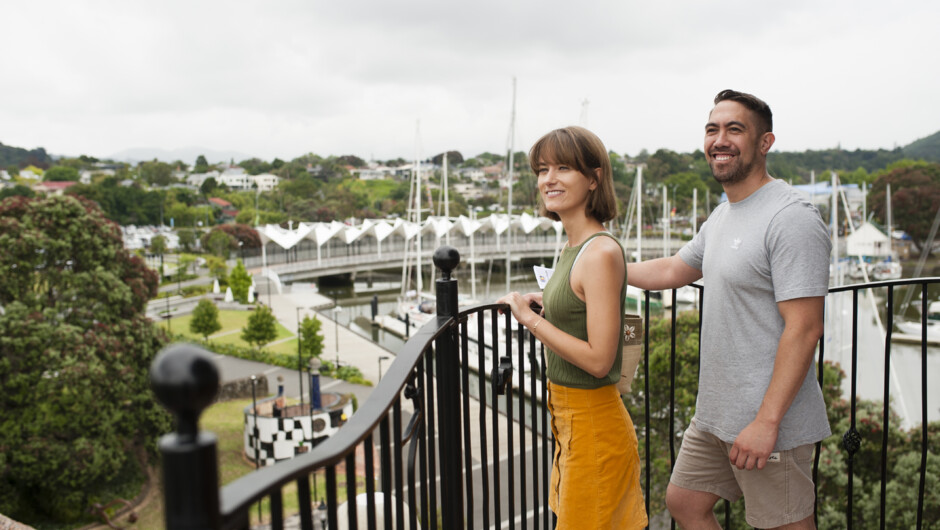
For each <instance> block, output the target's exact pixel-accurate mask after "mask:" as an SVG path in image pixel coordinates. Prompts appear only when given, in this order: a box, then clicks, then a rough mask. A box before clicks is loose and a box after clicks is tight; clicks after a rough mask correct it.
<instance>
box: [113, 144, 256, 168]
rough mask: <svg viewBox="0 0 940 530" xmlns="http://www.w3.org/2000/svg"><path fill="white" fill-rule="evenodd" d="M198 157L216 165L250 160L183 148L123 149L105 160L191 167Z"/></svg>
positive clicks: (227, 153)
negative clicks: (156, 161) (180, 162)
mask: <svg viewBox="0 0 940 530" xmlns="http://www.w3.org/2000/svg"><path fill="white" fill-rule="evenodd" d="M199 155H203V156H205V157H206V161H207V162H209V163H210V164H218V163H221V162H225V163H228V162H230V161H232V160H235V162H236V163H238V162H241V161H242V160H247V159H249V158H251V155H246V154H245V153H240V152H238V151H215V150H213V149H206V148H204V147H183V148H180V149H172V150H167V149H154V148H149V147H137V148H134V149H125V150H123V151H121V152H119V153H115V154H113V155H111V156H109V157H107V158H108V159H110V160H114V161H115V162H130V163H134V164H136V163H137V162H147V161H150V160H153V159H155V158H156V159H157V160H159V161H161V162H166V163H168V164H170V163H173V162H176V161H177V160H181V161H183V162H184V163H186V164H189V165H190V166H192V165H193V164H195V163H196V158H197V157H198V156H199Z"/></svg>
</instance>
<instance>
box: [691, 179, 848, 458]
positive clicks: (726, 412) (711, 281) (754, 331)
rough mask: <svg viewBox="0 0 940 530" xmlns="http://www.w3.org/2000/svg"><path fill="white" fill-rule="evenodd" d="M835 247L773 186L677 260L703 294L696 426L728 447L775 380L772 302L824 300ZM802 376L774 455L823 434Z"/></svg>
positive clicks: (816, 396)
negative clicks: (692, 272)
mask: <svg viewBox="0 0 940 530" xmlns="http://www.w3.org/2000/svg"><path fill="white" fill-rule="evenodd" d="M831 246H832V243H831V242H830V240H829V233H828V230H827V228H826V225H825V223H823V221H822V219H821V218H820V216H819V212H818V211H817V210H816V208H815V207H814V206H813V205H812V204H810V203H809V202H808V201H806V200H805V199H803V198H802V197H801V196H800V195H799V194H798V193H797V192H796V191H794V190H793V188H791V187H790V186H789V185H788V184H787V183H785V182H783V181H781V180H774V181H772V182H770V183H768V184H765V185H764V186H762V187H760V188H758V189H757V191H755V192H754V193H752V194H751V195H750V196H749V197H747V198H746V199H744V200H742V201H739V202H736V203H728V202H725V203H722V204H720V205H718V207H717V208H715V210H714V212H712V214H711V215H710V216H709V218H708V220H707V221H706V222H705V223H704V224H703V225H702V229H701V231H700V232H699V233H698V234H697V235H696V236H695V238H694V239H692V241H690V242H689V243H687V244H686V245H685V246H683V247H682V249H681V250H679V257H680V258H681V259H682V260H683V261H684V262H685V263H687V264H688V265H690V266H692V267H695V268H696V269H699V270H701V271H702V279H703V283H704V286H705V291H704V299H703V304H704V311H703V317H702V337H701V348H702V354H701V367H700V372H699V389H698V401H697V403H696V410H695V420H696V425H698V427H699V428H700V429H702V430H705V431H708V432H710V433H712V434H714V435H715V436H717V437H719V438H720V439H722V440H724V441H726V442H733V441H734V439H735V438H736V437H737V435H738V433H740V432H741V430H743V429H744V428H745V427H746V426H747V425H748V424H749V423H750V422H751V421H753V420H754V418H755V417H756V416H757V411H758V409H759V408H760V405H761V402H762V401H763V399H764V394H765V393H766V391H767V387H768V386H769V384H770V379H771V376H772V375H773V368H774V359H775V358H776V356H777V346H778V342H779V340H780V335H781V334H782V333H783V327H784V322H783V318H782V317H781V316H780V312H779V311H778V310H777V302H782V301H785V300H791V299H794V298H804V297H810V296H825V295H826V294H827V292H828V289H829V253H830V249H831ZM815 372H816V371H815V370H813V369H810V370H808V372H807V374H806V378H805V379H804V380H803V386H802V387H801V388H800V391H799V393H798V394H797V396H796V398H795V399H794V400H793V403H792V404H791V405H790V408H789V410H787V413H786V415H785V416H784V418H783V421H782V422H781V424H780V430H779V434H778V437H777V445H776V448H775V449H776V450H778V451H782V450H786V449H791V448H793V447H797V446H799V445H804V444H808V443H814V442H817V441H819V440H821V439H823V438H825V437H827V436H829V434H830V432H831V431H830V430H829V421H828V419H827V417H826V405H825V402H824V401H823V396H822V391H821V390H820V388H819V384H818V383H817V382H816V373H815Z"/></svg>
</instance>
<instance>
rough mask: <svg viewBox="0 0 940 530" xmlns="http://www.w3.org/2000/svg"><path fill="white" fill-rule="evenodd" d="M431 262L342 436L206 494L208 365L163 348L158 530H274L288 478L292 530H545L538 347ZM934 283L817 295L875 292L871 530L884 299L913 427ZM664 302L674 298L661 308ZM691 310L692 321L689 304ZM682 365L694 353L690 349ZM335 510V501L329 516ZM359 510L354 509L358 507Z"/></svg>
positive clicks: (649, 483) (671, 407)
mask: <svg viewBox="0 0 940 530" xmlns="http://www.w3.org/2000/svg"><path fill="white" fill-rule="evenodd" d="M434 261H435V264H436V265H437V266H438V267H439V268H440V269H441V270H442V273H443V274H442V278H441V279H440V280H438V281H437V285H436V291H437V292H436V295H437V304H438V306H437V309H438V311H437V317H436V318H435V319H434V320H432V321H431V322H429V323H427V324H425V325H424V327H422V328H421V329H420V330H419V331H418V332H417V333H416V334H414V335H413V336H412V337H411V338H410V339H409V340H408V342H407V343H406V344H405V345H404V346H403V347H402V349H401V351H400V352H399V353H398V355H397V356H396V359H395V361H394V362H393V363H392V364H391V365H390V366H389V368H388V370H387V372H386V373H385V374H384V375H383V377H382V379H381V381H380V382H379V384H378V385H377V387H376V388H375V390H374V391H373V392H372V394H371V395H370V397H369V399H368V400H366V401H365V402H364V403H363V404H362V405H361V407H360V408H359V410H358V411H357V412H356V413H355V414H354V415H353V416H352V417H351V418H350V420H349V421H348V422H347V423H346V425H344V426H343V427H342V429H340V431H339V432H338V433H336V434H335V435H333V436H331V437H330V438H329V439H327V440H326V441H324V442H323V443H321V444H320V445H318V446H317V447H315V448H314V449H313V450H312V451H310V452H308V453H303V454H300V455H298V456H296V457H295V458H293V459H291V460H288V461H284V462H281V463H278V464H277V465H274V466H271V467H268V468H262V469H260V470H257V471H254V472H252V473H251V474H249V475H247V476H244V477H242V478H240V479H238V480H236V481H234V482H232V483H230V484H227V485H226V486H224V487H222V488H219V486H218V482H217V478H216V477H217V472H216V455H215V439H214V436H212V435H211V434H210V433H205V432H199V431H198V429H197V425H196V423H197V420H198V416H199V414H200V413H201V411H202V410H203V409H204V408H205V407H207V406H208V405H209V404H210V402H211V397H212V396H213V395H214V393H215V388H216V387H217V385H218V374H217V372H215V369H214V367H213V365H212V362H211V360H210V359H209V355H210V354H209V353H208V352H204V351H201V350H199V349H198V348H197V347H195V346H189V345H174V346H171V347H169V348H167V349H166V350H165V351H164V352H161V354H160V355H159V356H158V358H157V359H156V360H155V361H154V365H153V367H152V380H153V385H154V388H155V391H156V393H157V395H158V398H159V399H160V400H161V402H163V403H164V404H165V405H166V406H167V408H169V409H170V410H171V411H172V412H173V413H174V414H176V416H177V419H178V422H177V423H178V426H177V431H176V432H175V433H171V434H168V435H166V436H165V437H164V438H163V439H162V440H161V451H162V454H163V466H164V482H163V484H164V495H165V499H166V502H165V510H166V525H167V527H168V528H248V527H249V512H250V510H251V509H252V507H253V506H254V505H255V504H256V503H258V502H259V501H261V500H262V499H263V498H267V499H268V500H269V510H268V514H267V516H266V518H265V519H267V520H268V521H267V524H269V525H270V527H271V528H274V529H280V528H283V527H284V525H285V519H284V515H285V514H284V513H283V512H284V510H283V499H282V493H281V491H282V487H284V486H286V485H289V484H292V483H293V484H296V487H297V495H298V504H299V527H300V528H303V529H313V528H327V527H328V528H331V529H339V528H370V529H373V528H389V529H390V528H397V529H404V528H409V529H415V528H419V527H420V528H425V529H427V528H432V529H437V528H443V529H452V528H484V529H490V528H509V529H515V528H521V529H528V528H533V529H535V528H545V529H548V528H553V527H554V517H553V515H552V514H551V512H550V510H549V507H548V500H549V475H550V468H551V458H552V455H553V453H554V440H553V438H552V435H551V429H550V428H549V425H550V423H549V415H548V410H547V407H546V406H545V404H544V400H543V397H544V396H546V395H547V381H546V378H545V374H544V371H543V370H542V367H543V366H544V365H545V363H544V353H543V349H542V346H541V344H540V343H538V342H536V341H535V338H534V337H533V336H532V335H531V334H529V333H528V332H526V331H525V330H524V328H522V327H521V326H518V327H517V328H516V329H513V326H512V322H513V321H512V319H511V318H510V315H509V314H508V312H506V313H503V314H501V313H500V309H503V307H502V306H498V305H494V304H485V305H479V306H475V307H472V308H469V309H465V310H458V308H457V282H456V280H454V279H452V278H451V272H452V271H453V270H454V268H455V267H456V266H457V264H458V262H459V255H458V254H457V251H456V250H454V249H453V248H450V247H442V248H440V249H438V250H437V251H436V252H435V256H434ZM937 284H940V278H922V279H915V280H898V281H890V282H876V283H871V284H863V285H853V286H845V287H838V288H834V289H832V290H831V292H832V293H839V292H843V291H851V292H852V293H854V294H853V297H854V307H855V319H856V325H857V318H858V317H857V310H858V299H857V298H858V293H859V292H861V291H864V290H866V289H886V291H887V294H886V297H887V311H886V313H887V315H888V323H887V328H888V330H889V336H888V340H886V342H885V363H886V368H885V370H886V375H885V390H884V403H885V406H884V425H885V432H886V434H885V438H884V440H883V446H884V447H883V448H882V457H881V458H882V461H881V470H882V475H881V477H882V478H881V480H882V484H881V528H885V524H886V523H885V518H886V516H885V505H886V492H885V491H886V490H885V484H886V483H887V458H888V452H887V446H888V439H887V425H888V421H889V408H888V403H889V392H888V384H887V381H888V375H887V370H888V368H887V366H888V360H889V358H890V355H891V341H890V338H891V337H890V329H891V315H892V311H893V307H892V300H893V296H894V292H895V290H896V289H897V288H899V287H904V286H911V285H914V286H918V287H920V288H921V290H922V292H923V300H924V301H925V302H924V311H923V313H922V315H923V317H922V318H923V324H924V326H923V328H924V330H925V331H924V337H923V339H924V340H923V342H922V345H923V346H922V352H923V359H924V360H923V373H922V396H923V404H922V411H923V419H922V421H923V425H924V426H926V425H927V412H926V410H927V375H926V356H927V340H926V315H927V311H926V309H927V307H926V300H928V287H929V286H934V285H937ZM696 287H698V288H699V289H700V290H701V287H700V286H696ZM675 294H676V293H675V291H674V292H673V299H675ZM698 299H699V300H701V296H699V297H698ZM649 301H650V300H649V293H646V303H645V304H644V305H645V308H646V310H645V315H644V316H645V319H644V322H645V327H646V329H645V332H644V337H645V343H644V350H645V356H646V357H645V358H646V361H645V362H644V363H643V365H644V366H643V368H642V370H643V380H644V388H643V389H642V390H637V392H642V394H641V396H642V397H643V399H642V401H643V402H644V404H643V407H644V409H645V416H644V417H645V425H644V424H638V425H637V430H638V436H639V437H640V438H645V441H644V442H641V443H642V444H643V447H644V448H645V451H644V456H645V461H644V462H643V465H644V467H645V469H644V473H643V475H642V476H643V477H644V478H643V486H644V488H645V494H646V501H647V509H648V511H649V508H650V497H651V489H652V487H653V485H656V484H658V485H661V486H663V487H664V485H665V484H666V482H667V481H668V473H657V472H656V471H655V470H654V469H653V468H654V466H653V462H652V458H653V455H652V454H651V452H653V451H655V450H656V449H654V448H653V447H651V445H650V438H651V436H643V433H649V432H650V417H651V405H650V399H645V397H646V396H650V395H651V394H650V390H651V389H650V343H649V331H650V314H649V307H650V303H649ZM698 310H699V312H701V305H700V304H699V306H698ZM671 316H672V323H671V332H670V335H671V340H670V352H669V357H670V360H669V366H670V368H669V370H670V377H669V380H670V391H669V404H668V423H669V427H668V430H669V434H668V438H669V462H670V468H671V462H673V461H674V460H675V454H676V450H677V447H676V446H675V442H676V441H677V440H679V436H681V432H682V429H684V426H685V425H684V423H683V421H681V420H680V419H677V418H676V417H675V415H674V413H675V411H676V391H677V389H676V385H675V381H676V377H675V374H676V371H677V369H678V367H677V364H676V363H677V344H676V335H677V332H676V330H677V327H676V326H677V322H678V318H677V309H676V306H675V304H673V307H672V309H671ZM824 343H825V340H823V341H821V343H820V349H819V369H818V373H819V377H820V384H822V383H823V380H822V375H823V372H824V370H823V367H824V364H823V363H824V359H825V351H824V348H823V344H824ZM852 348H853V356H854V352H855V351H856V348H857V345H856V344H855V339H854V334H853V344H852ZM695 354H696V358H697V351H696V352H695ZM855 365H856V363H855V362H853V374H852V378H851V382H852V390H851V401H852V403H851V409H852V415H853V416H852V428H851V429H850V431H849V432H848V433H846V437H845V438H846V440H847V443H846V449H845V450H846V454H847V471H846V472H847V475H848V486H847V490H846V501H847V502H846V518H845V520H846V526H847V527H849V528H851V527H852V524H853V520H854V517H853V509H854V508H853V490H852V484H853V480H852V476H853V470H854V466H855V465H856V464H857V463H856V462H854V455H855V451H857V448H855V449H853V447H854V446H853V445H852V444H851V443H850V442H851V440H852V439H854V437H855V436H856V435H857V432H856V435H853V434H852V432H853V431H854V430H855V418H854V413H855V401H856V389H855V381H856V379H857V374H856V373H855ZM656 406H657V407H659V406H660V405H658V404H657V405H656ZM656 413H657V412H655V411H654V412H653V414H654V415H655V414H656ZM922 431H923V435H922V440H921V444H922V452H921V475H920V491H919V493H918V495H919V497H918V498H919V501H918V514H917V528H921V527H922V523H923V515H922V514H923V512H924V499H925V480H926V459H927V453H928V450H927V447H928V429H927V428H926V427H925V428H923V429H922ZM376 439H377V441H376ZM934 443H936V441H934ZM819 452H820V451H819V450H818V448H817V457H816V458H817V459H816V463H815V465H814V477H815V476H816V475H817V473H818V468H819ZM360 463H361V464H362V466H361V469H360V471H359V472H358V473H357V468H358V467H359V465H360ZM861 465H868V464H867V463H863V464H861ZM321 470H323V471H322V473H323V474H325V488H324V489H325V491H326V499H325V501H323V502H321V503H319V506H316V504H317V499H316V498H314V497H313V496H312V495H311V488H310V482H311V479H312V480H314V481H316V480H318V476H319V475H320V473H321ZM343 479H344V480H345V484H343V483H342V480H343ZM360 480H361V481H362V484H361V485H360V483H359V481H360ZM314 488H316V482H314ZM341 491H342V494H343V495H342V497H341V495H340V493H341ZM360 494H364V495H360ZM357 495H360V497H359V498H358V499H357ZM343 499H345V500H346V506H345V508H344V509H342V510H341V509H340V508H341V504H342V500H343ZM360 499H361V501H362V502H364V504H363V505H362V506H360V505H359V501H360ZM318 508H319V509H318ZM724 512H725V513H724V523H725V527H726V528H731V527H732V526H733V525H735V524H738V525H742V526H743V523H737V522H736V521H735V518H734V517H733V515H732V512H733V510H732V507H731V505H730V504H727V503H726V504H725V507H724ZM315 519H320V521H315Z"/></svg>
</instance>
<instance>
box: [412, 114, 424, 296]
mask: <svg viewBox="0 0 940 530" xmlns="http://www.w3.org/2000/svg"><path fill="white" fill-rule="evenodd" d="M420 125H421V122H420V121H419V122H418V125H417V126H416V127H415V164H414V170H415V215H416V216H417V217H416V219H417V222H418V235H417V237H418V241H417V242H416V247H417V250H416V252H415V273H416V274H417V275H418V297H419V298H420V296H421V291H422V290H424V285H422V283H421V162H420V161H419V160H418V138H420V133H419V128H420Z"/></svg>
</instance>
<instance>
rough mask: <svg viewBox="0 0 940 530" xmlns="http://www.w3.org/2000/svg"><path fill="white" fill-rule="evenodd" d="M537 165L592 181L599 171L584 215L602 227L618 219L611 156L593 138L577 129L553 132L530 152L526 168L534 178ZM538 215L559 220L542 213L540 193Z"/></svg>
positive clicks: (545, 211)
mask: <svg viewBox="0 0 940 530" xmlns="http://www.w3.org/2000/svg"><path fill="white" fill-rule="evenodd" d="M540 163H550V164H564V165H567V166H570V167H571V168H573V169H576V170H577V171H578V172H580V173H581V174H582V175H584V176H585V177H587V178H589V179H593V178H595V170H596V169H598V168H599V169H600V170H601V172H600V173H601V174H600V176H599V177H597V188H595V189H594V191H593V192H591V195H590V197H588V201H587V206H586V207H585V212H586V213H587V214H588V215H590V216H591V217H594V218H595V219H597V220H598V221H600V222H602V223H606V222H607V221H610V220H611V219H613V218H615V217H617V198H616V197H615V196H614V180H613V171H612V170H611V168H610V155H608V154H607V148H605V147H604V143H603V142H601V139H600V138H598V137H597V135H596V134H594V133H592V132H591V131H589V130H587V129H585V128H584V127H577V126H570V127H564V128H561V129H555V130H554V131H552V132H550V133H548V134H546V135H545V136H543V137H541V138H539V141H537V142H535V145H533V146H532V149H530V150H529V165H530V166H531V167H532V171H534V172H535V174H536V175H538V174H539V164H540ZM539 215H541V216H543V217H548V218H549V219H552V220H555V221H559V220H560V218H559V217H558V215H557V214H556V213H555V212H550V211H548V210H546V209H545V205H544V204H543V203H542V194H541V193H540V194H539Z"/></svg>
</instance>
